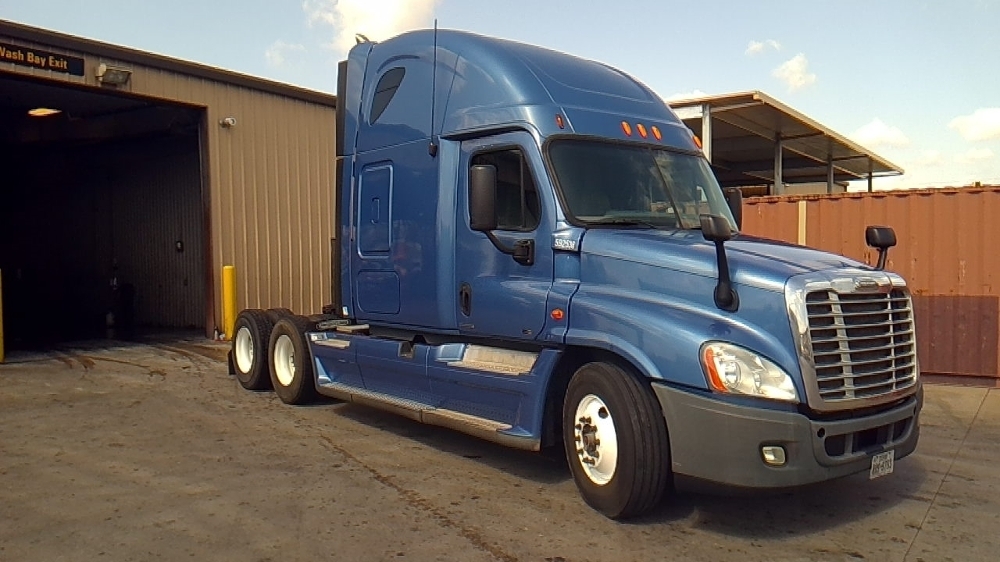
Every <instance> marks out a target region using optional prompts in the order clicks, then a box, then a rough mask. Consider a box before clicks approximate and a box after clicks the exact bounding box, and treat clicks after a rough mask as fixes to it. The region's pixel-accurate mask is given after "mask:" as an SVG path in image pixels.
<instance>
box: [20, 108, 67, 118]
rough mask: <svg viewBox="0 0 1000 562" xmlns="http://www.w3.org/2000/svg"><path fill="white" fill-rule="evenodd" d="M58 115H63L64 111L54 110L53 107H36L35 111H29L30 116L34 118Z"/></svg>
mask: <svg viewBox="0 0 1000 562" xmlns="http://www.w3.org/2000/svg"><path fill="white" fill-rule="evenodd" d="M57 113H62V110H61V109H52V108H51V107H36V108H35V109H29V110H28V115H30V116H32V117H48V116H49V115H55V114H57Z"/></svg>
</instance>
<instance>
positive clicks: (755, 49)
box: [743, 39, 781, 57]
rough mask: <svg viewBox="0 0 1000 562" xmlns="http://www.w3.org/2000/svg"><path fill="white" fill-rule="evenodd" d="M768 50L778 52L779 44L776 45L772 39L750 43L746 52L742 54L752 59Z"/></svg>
mask: <svg viewBox="0 0 1000 562" xmlns="http://www.w3.org/2000/svg"><path fill="white" fill-rule="evenodd" d="M769 48H770V49H774V50H775V51H780V50H781V43H778V42H777V41H775V40H774V39H768V40H766V41H750V43H749V44H748V45H747V50H746V51H743V54H744V55H746V56H748V57H752V56H754V55H759V54H761V53H763V52H764V51H766V50H767V49H769Z"/></svg>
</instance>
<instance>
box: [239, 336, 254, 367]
mask: <svg viewBox="0 0 1000 562" xmlns="http://www.w3.org/2000/svg"><path fill="white" fill-rule="evenodd" d="M252 367H253V337H252V336H251V335H250V329H249V328H247V327H246V326H243V327H241V328H240V329H239V330H237V332H236V368H237V369H239V370H240V372H241V373H249V372H250V369H251V368H252Z"/></svg>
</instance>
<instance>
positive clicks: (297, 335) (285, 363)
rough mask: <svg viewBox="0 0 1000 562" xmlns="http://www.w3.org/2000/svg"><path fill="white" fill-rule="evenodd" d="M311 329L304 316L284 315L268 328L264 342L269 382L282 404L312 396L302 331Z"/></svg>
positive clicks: (313, 390) (310, 370)
mask: <svg viewBox="0 0 1000 562" xmlns="http://www.w3.org/2000/svg"><path fill="white" fill-rule="evenodd" d="M311 329H312V325H311V323H310V322H309V319H308V318H304V317H301V316H286V317H284V318H282V319H281V320H278V322H277V323H276V324H275V325H274V329H273V330H271V341H270V345H268V351H269V353H268V355H269V356H270V358H271V361H270V364H271V384H272V385H273V386H274V393H275V394H277V395H278V398H280V399H281V401H282V402H284V403H285V404H305V403H307V402H310V401H311V400H313V399H314V398H315V397H316V381H315V380H313V366H312V359H311V358H310V356H309V348H308V346H307V344H306V332H308V331H309V330H311Z"/></svg>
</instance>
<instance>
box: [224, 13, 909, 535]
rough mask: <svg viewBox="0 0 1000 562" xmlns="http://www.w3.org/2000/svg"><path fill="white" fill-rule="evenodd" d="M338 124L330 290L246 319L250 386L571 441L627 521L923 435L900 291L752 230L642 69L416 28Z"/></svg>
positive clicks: (840, 467)
mask: <svg viewBox="0 0 1000 562" xmlns="http://www.w3.org/2000/svg"><path fill="white" fill-rule="evenodd" d="M337 127H338V131H337V136H338V143H337V170H338V183H337V186H336V197H337V209H338V215H337V224H338V227H337V236H338V240H337V242H338V244H337V245H336V250H335V253H334V263H335V266H336V267H338V268H339V271H340V276H339V279H337V280H336V282H335V287H334V288H333V289H334V300H335V302H334V303H333V305H332V306H331V307H330V308H329V310H328V311H327V312H329V314H325V315H317V316H313V317H302V316H295V315H293V314H291V313H290V312H288V311H281V310H272V311H261V310H246V311H243V312H241V314H240V316H239V317H238V319H237V326H236V331H235V335H234V338H233V351H232V353H231V359H232V361H231V363H232V370H233V371H234V372H235V374H236V375H237V378H238V379H239V381H240V382H241V384H243V386H245V387H247V388H250V389H256V390H261V389H265V388H268V387H273V388H274V389H275V391H276V393H277V394H278V395H279V397H280V398H281V399H282V400H284V401H285V402H289V403H300V402H303V401H307V400H309V399H310V397H311V396H312V395H314V394H315V393H316V392H318V393H320V394H323V395H327V396H332V397H336V398H339V399H343V400H349V401H352V402H358V403H362V404H368V405H372V406H375V407H378V408H382V409H385V410H389V411H392V412H395V413H398V414H401V415H404V416H407V417H410V418H412V419H415V420H417V421H421V422H424V423H430V424H434V425H440V426H444V427H450V428H453V429H457V430H459V431H463V432H466V433H470V434H473V435H476V436H479V437H482V438H484V439H489V440H491V441H495V442H498V443H501V444H504V445H507V446H511V447H517V448H522V449H527V450H539V449H541V448H542V447H548V446H562V447H563V448H564V449H565V452H566V455H567V458H568V460H569V465H570V468H571V471H572V473H573V476H574V480H575V481H576V483H577V486H578V488H579V490H580V492H581V494H582V496H583V497H584V499H585V500H586V501H587V503H588V504H590V505H591V506H593V507H594V508H595V509H597V510H598V511H600V512H602V513H604V514H605V515H607V516H608V517H612V518H624V517H630V516H635V515H639V514H642V513H644V512H647V511H649V510H650V509H652V508H654V507H655V506H656V505H657V504H658V503H659V502H660V500H661V499H662V497H663V496H664V494H665V493H666V492H667V491H668V489H669V488H670V485H671V479H672V476H673V475H674V474H681V475H687V476H691V477H695V478H701V479H706V480H710V481H714V482H719V483H724V484H729V485H736V486H747V487H756V488H761V487H786V486H795V485H800V484H805V483H810V482H819V481H823V480H828V479H831V478H836V477H839V476H844V475H847V474H852V473H855V472H861V471H866V470H867V471H869V474H870V475H871V476H872V477H877V476H882V475H885V474H888V473H890V472H892V470H893V467H894V462H895V460H898V459H900V458H902V457H904V456H906V455H908V454H909V453H911V452H912V451H913V450H914V448H915V447H916V444H917V440H918V435H919V413H920V408H921V405H922V393H921V387H920V378H919V368H918V365H917V361H916V343H915V334H914V321H913V318H912V304H911V301H910V295H909V291H908V289H907V287H906V283H905V281H904V280H903V279H902V278H901V277H900V276H898V275H896V274H893V273H889V272H885V271H882V270H881V267H877V268H872V267H869V266H867V265H865V264H862V263H859V262H855V261H852V260H849V259H847V258H844V257H841V256H835V255H831V254H826V253H823V252H819V251H815V250H811V249H808V248H803V247H798V246H792V245H787V244H782V243H777V242H772V241H768V240H762V239H756V238H753V237H750V236H746V235H743V234H740V233H739V232H738V230H739V216H740V204H741V203H740V198H739V196H738V193H735V192H732V191H730V192H724V191H723V190H722V189H721V188H720V187H719V185H718V182H717V181H716V179H715V177H714V175H713V173H712V171H711V167H710V166H709V165H708V163H707V161H706V160H705V158H704V156H703V155H702V153H701V152H700V150H699V148H698V146H697V145H696V144H695V142H694V139H693V138H692V135H691V133H690V132H689V131H688V129H687V128H686V127H685V126H684V125H683V123H681V122H680V121H679V120H678V119H677V117H676V116H675V115H674V114H673V113H672V112H671V111H670V109H669V108H668V107H667V106H666V105H665V104H664V103H663V102H662V100H661V99H660V98H659V97H658V96H656V94H655V93H653V92H652V91H651V90H649V89H648V88H647V87H646V86H644V85H643V84H641V83H640V82H638V81H636V80H635V79H633V78H631V77H630V76H628V75H626V74H624V73H622V72H620V71H618V70H615V69H613V68H610V67H608V66H606V65H603V64H600V63H596V62H592V61H586V60H582V59H578V58H575V57H572V56H570V55H566V54H563V53H557V52H554V51H550V50H546V49H542V48H539V47H534V46H529V45H523V44H519V43H514V42H509V41H504V40H500V39H494V38H488V37H482V36H478V35H473V34H469V33H463V32H457V31H445V30H442V31H437V32H434V31H417V32H411V33H406V34H403V35H401V36H399V37H396V38H393V39H390V40H388V41H385V42H383V43H378V44H376V43H371V42H366V43H362V44H359V45H357V46H355V47H354V48H353V49H352V50H351V52H350V55H349V57H348V60H347V61H345V62H343V63H341V65H340V75H339V81H338V120H337ZM873 232H874V233H875V234H876V236H874V237H873V238H872V239H871V241H872V242H873V244H874V245H877V246H879V247H880V248H881V249H882V250H883V252H884V250H885V248H887V247H888V246H890V245H892V244H889V241H888V238H887V236H888V233H889V232H890V231H887V230H877V229H876V230H874V231H873ZM892 243H893V244H894V243H895V242H894V239H893V240H892ZM880 263H884V262H880Z"/></svg>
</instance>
